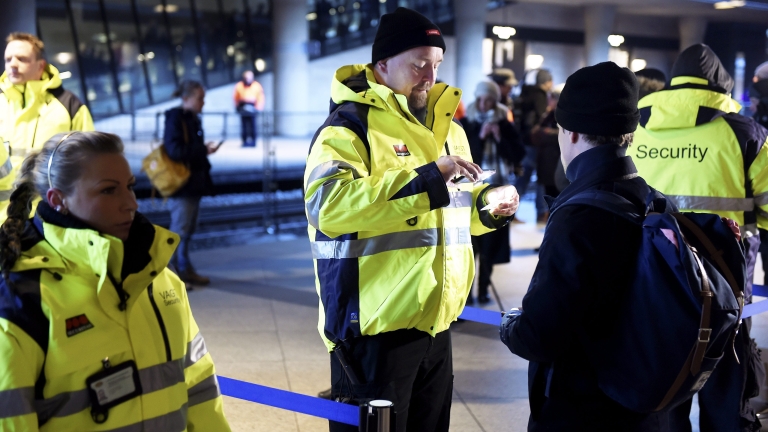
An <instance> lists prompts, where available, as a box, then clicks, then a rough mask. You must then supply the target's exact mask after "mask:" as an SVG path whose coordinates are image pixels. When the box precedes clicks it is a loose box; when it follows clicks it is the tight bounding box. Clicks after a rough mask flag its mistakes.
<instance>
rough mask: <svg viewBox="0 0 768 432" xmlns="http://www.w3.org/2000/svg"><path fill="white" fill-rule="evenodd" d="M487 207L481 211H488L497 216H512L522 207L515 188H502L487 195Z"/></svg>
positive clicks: (492, 190) (495, 189)
mask: <svg viewBox="0 0 768 432" xmlns="http://www.w3.org/2000/svg"><path fill="white" fill-rule="evenodd" d="M485 202H487V203H488V205H487V206H485V207H483V208H481V209H480V210H481V211H483V210H487V211H488V212H490V213H491V214H492V215H496V216H512V215H513V214H515V212H516V211H517V208H518V206H519V205H520V195H519V194H518V193H517V189H515V187H514V186H501V187H497V188H494V189H491V190H490V191H488V193H487V194H486V195H485Z"/></svg>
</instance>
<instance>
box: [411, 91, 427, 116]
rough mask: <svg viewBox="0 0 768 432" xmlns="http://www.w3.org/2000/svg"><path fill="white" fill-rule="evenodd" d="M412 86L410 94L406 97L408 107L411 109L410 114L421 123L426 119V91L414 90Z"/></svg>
mask: <svg viewBox="0 0 768 432" xmlns="http://www.w3.org/2000/svg"><path fill="white" fill-rule="evenodd" d="M416 90H417V89H416V88H414V89H413V90H412V91H411V95H410V96H409V97H408V109H410V110H411V114H413V116H414V117H416V118H417V119H418V120H419V122H421V124H424V123H425V122H426V121H427V93H428V92H429V89H427V92H424V93H422V92H420V91H416Z"/></svg>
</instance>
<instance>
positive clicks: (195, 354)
mask: <svg viewBox="0 0 768 432" xmlns="http://www.w3.org/2000/svg"><path fill="white" fill-rule="evenodd" d="M206 354H208V347H207V346H205V339H203V335H202V334H201V333H200V332H198V333H197V334H196V335H195V337H194V338H193V339H192V340H191V341H190V342H189V344H187V355H186V356H185V357H184V369H186V368H188V367H190V366H192V365H193V364H195V363H197V362H198V361H199V360H200V359H201V358H203V357H204V356H205V355H206Z"/></svg>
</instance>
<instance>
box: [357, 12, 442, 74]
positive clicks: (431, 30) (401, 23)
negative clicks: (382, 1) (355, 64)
mask: <svg viewBox="0 0 768 432" xmlns="http://www.w3.org/2000/svg"><path fill="white" fill-rule="evenodd" d="M421 46H433V47H438V48H442V49H443V52H445V41H444V40H443V32H441V31H440V27H438V26H437V25H436V24H435V23H433V22H432V21H430V20H429V19H428V18H427V17H425V16H424V15H422V14H420V13H418V12H416V11H414V10H411V9H406V8H403V7H399V8H397V9H395V11H394V12H393V13H390V14H385V15H382V16H381V22H379V29H378V30H376V38H375V39H374V40H373V50H372V51H373V52H372V56H371V57H372V58H371V61H372V63H373V64H376V63H377V62H378V61H379V60H384V59H386V58H389V57H392V56H396V55H398V54H400V53H401V52H403V51H408V50H409V49H411V48H416V47H421Z"/></svg>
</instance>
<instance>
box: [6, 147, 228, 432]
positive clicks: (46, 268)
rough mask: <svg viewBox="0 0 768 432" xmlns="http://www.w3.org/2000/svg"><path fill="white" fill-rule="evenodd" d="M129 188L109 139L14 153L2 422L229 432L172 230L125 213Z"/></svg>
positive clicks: (132, 210) (21, 426) (126, 171)
mask: <svg viewBox="0 0 768 432" xmlns="http://www.w3.org/2000/svg"><path fill="white" fill-rule="evenodd" d="M134 183H135V179H134V177H133V175H132V174H131V170H130V167H129V166H128V162H127V161H126V159H125V157H124V156H123V143H122V142H121V141H120V138H118V137H117V136H115V135H111V134H106V133H100V132H76V133H73V134H67V135H64V134H59V135H56V136H54V137H53V138H51V139H50V140H49V141H47V142H46V143H45V145H44V146H43V148H42V149H41V151H40V152H38V153H34V154H31V155H29V156H28V157H27V158H26V159H25V161H24V163H23V165H22V167H21V171H20V173H19V178H18V179H17V184H16V188H15V190H14V192H13V194H12V195H11V200H10V201H11V202H10V205H9V207H8V218H7V220H6V221H5V223H3V225H2V229H1V230H0V269H1V270H2V277H0V370H2V371H3V373H2V375H0V430H3V431H57V432H64V431H77V432H83V431H96V430H99V431H105V430H117V429H119V430H134V429H135V430H144V431H163V432H165V431H184V430H187V431H197V430H205V431H228V430H229V426H228V424H227V421H226V419H225V418H224V415H223V412H222V398H221V394H220V391H219V387H218V383H217V381H216V375H215V371H214V366H213V362H212V360H211V356H210V354H208V351H207V349H206V346H205V342H204V340H203V338H202V336H201V335H200V333H199V330H198V327H197V324H196V323H195V320H194V318H193V317H192V313H191V310H190V308H189V303H188V301H187V293H186V291H185V288H184V283H183V282H181V281H180V280H179V278H178V277H177V276H176V275H175V274H173V273H172V272H171V271H170V270H168V269H167V264H168V261H169V260H170V257H171V255H172V254H173V252H174V249H175V248H176V245H177V244H178V239H179V238H178V236H177V235H176V234H173V233H171V232H170V231H168V230H165V229H163V228H160V227H157V226H154V225H152V224H151V223H150V222H149V221H148V220H147V219H146V218H145V217H144V216H142V215H141V214H140V213H137V212H136V209H137V204H136V196H135V195H134V193H133V185H134ZM38 197H40V198H42V199H41V201H40V203H39V205H38V206H37V210H36V212H35V216H34V217H33V218H29V214H30V210H31V208H32V205H33V203H34V202H35V201H36V200H37V199H38Z"/></svg>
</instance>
